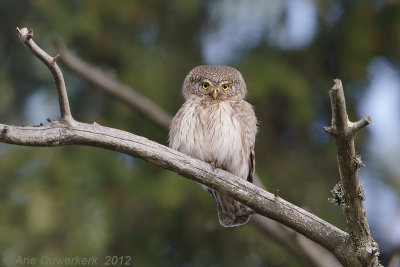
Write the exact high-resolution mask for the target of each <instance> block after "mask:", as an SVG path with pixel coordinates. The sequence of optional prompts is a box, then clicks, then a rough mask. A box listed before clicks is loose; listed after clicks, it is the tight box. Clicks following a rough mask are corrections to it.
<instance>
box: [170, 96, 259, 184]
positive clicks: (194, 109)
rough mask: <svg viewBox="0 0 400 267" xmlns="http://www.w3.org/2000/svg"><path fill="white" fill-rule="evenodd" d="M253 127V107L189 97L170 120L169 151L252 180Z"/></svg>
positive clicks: (242, 103) (232, 100)
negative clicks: (214, 162)
mask: <svg viewBox="0 0 400 267" xmlns="http://www.w3.org/2000/svg"><path fill="white" fill-rule="evenodd" d="M256 124H257V121H256V117H255V114H254V110H253V107H252V106H251V105H250V104H249V103H247V102H246V101H244V100H242V99H239V98H233V99H229V100H224V101H214V100H212V99H211V98H207V97H206V98H205V97H199V96H192V97H190V98H188V99H187V100H186V102H185V103H184V104H183V106H182V107H181V109H180V110H179V111H178V113H177V114H176V115H175V117H174V118H173V120H172V124H171V129H170V135H169V140H170V147H171V148H173V149H176V150H178V151H181V152H183V153H185V154H188V155H191V156H193V157H195V158H198V159H201V160H204V161H207V162H211V161H216V162H218V163H219V164H220V165H221V166H222V168H223V169H225V170H227V171H229V172H231V173H233V174H235V175H237V176H239V177H241V178H243V179H248V180H251V179H252V173H253V171H254V160H253V158H254V142H255V135H256V131H257V126H256ZM249 178H250V179H249Z"/></svg>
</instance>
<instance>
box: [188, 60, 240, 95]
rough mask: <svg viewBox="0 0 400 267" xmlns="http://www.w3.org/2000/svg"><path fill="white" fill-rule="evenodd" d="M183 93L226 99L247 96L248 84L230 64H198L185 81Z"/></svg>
mask: <svg viewBox="0 0 400 267" xmlns="http://www.w3.org/2000/svg"><path fill="white" fill-rule="evenodd" d="M182 91H183V95H184V97H185V98H188V97H189V96H191V95H200V96H206V97H210V98H211V99H214V100H225V99H228V98H230V97H234V96H237V97H239V98H241V99H243V98H244V97H245V96H246V93H247V90H246V84H245V83H244V80H243V77H242V74H240V72H239V71H238V70H237V69H234V68H232V67H228V66H210V65H205V66H197V67H195V68H194V69H192V70H191V71H190V72H189V74H188V75H187V76H186V78H185V81H184V82H183V88H182Z"/></svg>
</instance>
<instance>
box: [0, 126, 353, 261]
mask: <svg viewBox="0 0 400 267" xmlns="http://www.w3.org/2000/svg"><path fill="white" fill-rule="evenodd" d="M0 141H1V142H3V143H8V144H14V145H24V146H45V147H53V146H64V145H87V146H94V147H100V148H105V149H109V150H113V151H117V152H121V153H125V154H128V155H131V156H134V157H137V158H140V159H143V160H145V161H148V162H150V163H153V164H156V165H159V166H162V167H163V168H166V169H168V170H172V171H174V172H176V173H178V174H180V175H182V176H184V177H186V178H189V179H191V180H194V181H196V182H199V183H201V184H204V185H206V186H208V187H211V188H213V189H215V190H219V191H224V192H226V193H227V194H228V195H229V196H231V197H233V198H234V199H236V200H238V201H240V202H241V203H243V204H245V205H247V206H248V207H250V208H252V209H253V210H254V211H256V212H257V213H259V214H261V215H264V216H266V217H268V218H271V219H273V220H276V221H278V222H280V223H282V224H284V225H286V226H288V227H290V228H292V229H293V230H295V231H297V232H299V233H301V234H303V235H305V236H307V237H308V238H310V239H311V240H313V241H315V242H317V243H318V244H320V245H321V246H323V247H325V248H327V249H328V250H329V251H332V252H333V253H334V254H335V256H336V257H338V259H339V260H340V258H342V257H343V255H344V252H345V251H346V246H347V245H346V240H347V238H348V234H347V233H346V232H344V231H342V230H340V229H338V228H337V227H335V226H333V225H331V224H329V223H328V222H326V221H324V220H322V219H320V218H318V217H317V216H315V215H313V214H311V213H309V212H307V211H305V210H303V209H301V208H299V207H297V206H295V205H293V204H291V203H289V202H287V201H285V200H283V199H282V198H280V197H275V195H274V194H271V193H269V192H267V191H265V190H263V189H261V188H259V187H257V186H256V185H254V184H252V183H249V182H247V181H245V180H243V179H239V178H238V177H236V176H234V175H233V174H231V173H228V172H226V171H224V170H221V169H218V168H212V167H211V165H210V164H208V163H206V162H203V161H200V160H198V159H195V158H192V157H190V156H187V155H185V154H183V153H180V152H178V151H175V150H173V149H170V148H168V147H166V146H163V145H160V144H158V143H156V142H153V141H150V140H148V139H146V138H144V137H140V136H137V135H134V134H131V133H128V132H125V131H121V130H117V129H113V128H108V127H104V126H101V125H99V124H96V123H95V124H86V123H81V122H75V123H74V124H73V125H71V124H67V123H64V122H62V121H52V122H51V123H49V124H47V125H44V126H39V127H34V126H11V125H4V124H0Z"/></svg>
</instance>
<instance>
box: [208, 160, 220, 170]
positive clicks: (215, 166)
mask: <svg viewBox="0 0 400 267" xmlns="http://www.w3.org/2000/svg"><path fill="white" fill-rule="evenodd" d="M210 165H211V166H212V167H213V168H219V169H222V166H221V164H219V163H218V162H216V161H211V162H210Z"/></svg>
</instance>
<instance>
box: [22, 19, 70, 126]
mask: <svg viewBox="0 0 400 267" xmlns="http://www.w3.org/2000/svg"><path fill="white" fill-rule="evenodd" d="M17 31H18V35H19V38H20V39H21V41H22V42H23V43H24V44H25V46H26V47H28V48H29V50H31V52H32V53H33V54H34V55H35V56H36V57H37V58H38V59H40V61H42V62H43V63H44V64H45V65H46V66H47V68H48V69H49V70H50V72H51V74H53V78H54V82H55V84H56V87H57V93H58V103H59V105H60V112H61V119H62V120H65V121H66V122H72V121H73V118H72V115H71V110H70V108H69V102H68V95H67V88H66V87H65V82H64V77H63V75H62V73H61V70H60V68H59V67H58V65H57V62H56V61H57V59H58V58H59V57H60V55H57V56H55V57H51V56H49V54H47V53H46V52H45V51H43V50H42V49H41V48H40V47H39V46H37V45H36V44H35V42H34V41H33V39H32V37H33V30H29V31H28V29H27V28H22V29H21V30H20V29H19V28H18V27H17Z"/></svg>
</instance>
